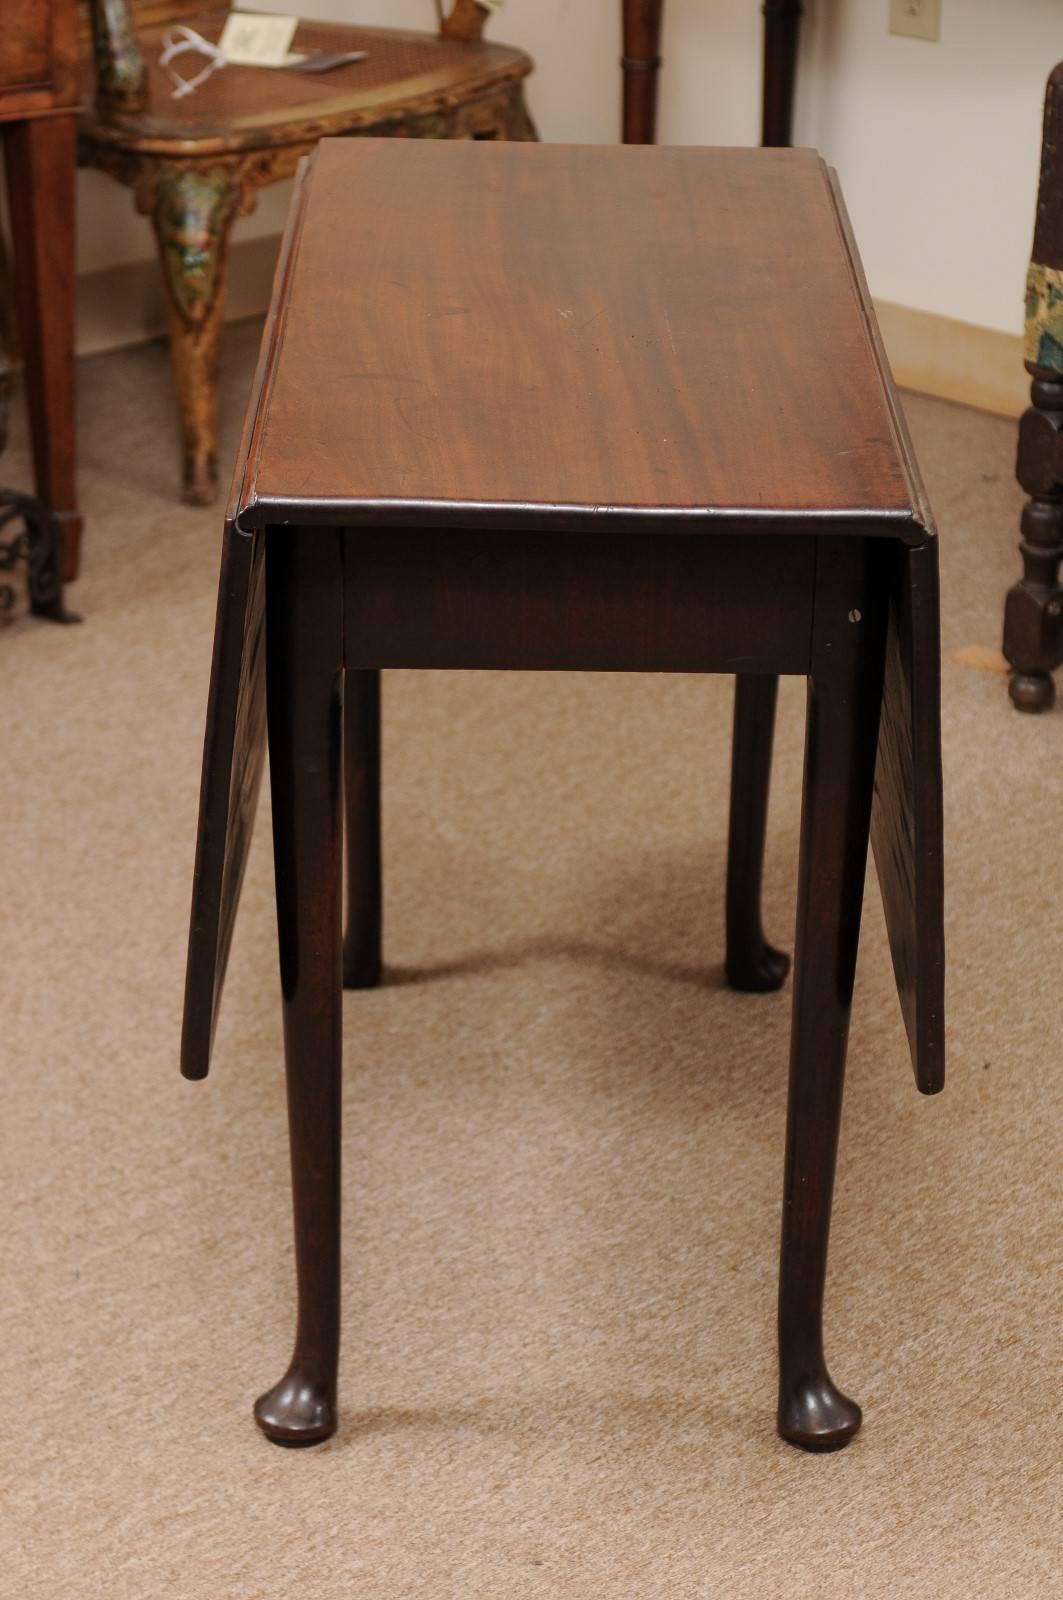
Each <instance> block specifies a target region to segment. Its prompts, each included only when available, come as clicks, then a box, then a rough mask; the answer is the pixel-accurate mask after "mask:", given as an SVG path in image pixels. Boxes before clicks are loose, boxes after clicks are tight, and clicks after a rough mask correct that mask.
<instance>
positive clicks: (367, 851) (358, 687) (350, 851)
mask: <svg viewBox="0 0 1063 1600" xmlns="http://www.w3.org/2000/svg"><path fill="white" fill-rule="evenodd" d="M343 793H344V809H345V812H346V820H347V827H346V835H347V932H346V935H345V937H344V941H343V986H344V988H345V989H372V988H375V987H376V985H377V984H378V983H379V982H380V970H381V951H380V944H381V899H382V897H381V862H380V673H379V672H374V671H371V670H361V671H358V672H347V673H344V682H343Z"/></svg>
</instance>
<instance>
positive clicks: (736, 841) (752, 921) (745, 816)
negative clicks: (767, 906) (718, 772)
mask: <svg viewBox="0 0 1063 1600" xmlns="http://www.w3.org/2000/svg"><path fill="white" fill-rule="evenodd" d="M778 689H779V680H778V678H774V677H767V676H759V675H757V674H754V673H740V674H739V675H738V677H737V678H736V679H735V714H734V742H733V747H732V760H731V825H730V837H729V841H728V848H727V959H726V963H725V966H726V971H727V981H728V983H729V984H730V985H731V988H732V989H742V990H745V991H747V992H748V993H751V994H766V993H768V992H770V991H771V990H773V989H780V988H781V987H782V985H783V984H784V983H785V981H786V974H787V973H788V972H789V970H790V958H789V956H788V955H786V954H785V953H784V952H783V951H782V950H775V949H773V948H772V946H771V945H770V944H769V943H768V941H767V940H766V939H765V937H764V929H763V927H762V925H761V919H760V888H761V876H762V872H763V868H764V835H765V831H766V827H767V820H768V789H769V785H770V783H771V746H772V739H773V737H774V733H775V701H776V697H777V695H778Z"/></svg>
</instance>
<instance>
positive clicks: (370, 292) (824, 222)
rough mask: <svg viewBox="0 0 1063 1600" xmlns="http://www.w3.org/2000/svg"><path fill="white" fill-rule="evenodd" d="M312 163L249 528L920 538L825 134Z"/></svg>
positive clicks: (245, 508) (252, 486) (338, 145)
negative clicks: (628, 525) (790, 525)
mask: <svg viewBox="0 0 1063 1600" xmlns="http://www.w3.org/2000/svg"><path fill="white" fill-rule="evenodd" d="M309 182H310V188H311V194H312V204H311V205H310V207H309V210H308V212H307V220H306V225H305V227H304V229H303V230H302V234H301V237H300V239H299V241H298V245H297V258H296V264H295V269H294V272H293V275H292V282H291V291H290V295H289V299H288V304H287V307H286V315H285V319H284V323H283V330H282V332H281V335H280V338H279V341H278V348H277V349H276V350H275V351H274V355H273V360H272V381H271V385H270V388H269V390H268V416H265V417H264V418H263V421H262V425H261V427H260V429H259V430H257V432H256V449H255V450H254V451H253V452H252V456H251V459H250V460H249V462H248V465H247V472H246V476H245V480H244V487H243V491H242V494H241V516H240V521H241V525H242V526H245V527H247V526H251V525H252V524H255V525H261V524H263V523H266V522H284V521H289V520H290V521H301V522H304V523H305V522H306V521H307V520H308V519H309V520H316V519H318V518H320V519H321V520H326V521H327V520H329V519H330V518H333V519H335V520H338V521H340V520H341V521H345V522H348V523H350V522H353V521H356V520H359V519H362V520H374V521H377V522H380V521H383V520H414V521H417V522H419V523H421V524H422V525H425V524H426V523H427V522H429V521H432V520H436V519H437V520H441V521H444V522H447V523H450V524H451V525H453V524H454V523H459V524H464V525H468V524H469V523H470V521H472V520H481V521H486V522H488V523H490V524H491V525H494V526H505V525H507V524H508V523H510V522H515V523H516V524H518V525H520V526H522V527H527V526H531V525H532V524H533V523H535V522H536V521H538V522H540V523H541V524H546V523H549V524H551V525H556V519H557V515H558V513H559V512H568V513H570V514H571V515H572V516H573V517H574V518H576V519H581V520H583V521H588V520H589V521H601V519H602V518H603V516H606V515H609V514H613V515H617V514H620V515H621V516H627V517H629V518H634V519H636V520H637V521H638V522H639V524H640V525H641V526H643V527H645V526H646V525H647V519H649V520H650V521H652V522H655V523H657V524H660V525H662V526H663V525H664V524H671V523H673V522H674V521H675V520H676V519H677V518H678V519H680V520H683V521H686V520H689V519H691V518H692V519H693V520H694V521H695V522H696V523H697V524H698V525H699V526H704V525H705V524H706V522H707V521H708V520H709V519H711V518H712V517H713V516H717V517H719V516H720V515H721V513H722V514H723V515H724V520H726V519H727V514H728V513H730V512H733V511H741V512H742V513H743V518H742V525H743V527H749V526H750V519H754V520H755V519H758V518H760V519H770V520H773V521H776V522H778V523H779V524H780V526H781V527H783V526H785V525H786V524H787V522H788V520H789V519H797V520H798V521H799V522H800V519H802V518H807V517H810V516H811V517H814V518H816V519H818V520H819V521H820V524H821V531H826V530H825V529H823V528H822V519H823V518H829V517H841V518H845V519H849V520H850V521H851V522H852V524H853V527H854V530H855V527H856V525H857V524H858V523H859V524H861V525H862V528H863V531H867V532H892V533H895V534H898V535H899V536H901V537H905V538H911V539H913V540H914V541H915V542H918V541H919V540H921V538H922V531H921V530H920V529H918V528H913V527H911V526H905V525H906V524H910V523H911V519H912V515H913V511H912V507H913V489H912V485H911V484H910V482H909V481H908V478H907V475H906V472H905V468H904V463H903V458H902V454H901V452H900V450H899V449H898V445H897V440H896V436H895V430H894V427H893V419H892V415H891V411H890V408H889V405H888V401H887V396H886V392H885V381H884V378H883V375H882V373H881V371H880V367H879V362H878V360H877V358H876V355H875V352H874V348H873V344H872V339H871V335H870V332H869V328H868V319H869V315H870V313H869V308H868V305H867V304H866V302H865V300H864V298H863V295H862V293H861V291H860V288H859V285H858V281H857V278H856V276H855V274H854V272H853V268H852V265H851V262H850V259H849V253H848V251H847V250H846V248H845V247H844V244H843V242H842V237H841V225H840V221H839V217H838V212H837V207H836V204H835V200H834V195H833V191H832V188H831V184H830V178H829V173H828V170H827V168H826V167H825V166H824V164H823V163H822V162H821V161H820V159H819V157H818V156H816V155H815V154H813V153H811V152H809V151H789V150H772V151H763V150H760V151H753V150H711V149H678V148H673V149H661V148H630V147H629V148H621V147H616V146H587V147H583V146H558V145H553V146H541V147H535V148H531V147H528V148H516V147H513V146H508V145H507V146H501V145H492V144H484V145H482V146H477V147H475V148H474V149H472V150H470V149H469V147H468V146H466V145H454V146H447V145H442V144H433V143H425V144H423V145H418V146H416V147H412V146H410V145H407V144H396V143H394V142H387V141H376V140H367V141H364V142H363V141H358V142H355V143H352V142H349V141H340V140H325V141H323V142H322V144H321V145H320V146H319V147H318V151H317V154H316V155H315V157H314V160H313V165H312V171H311V177H310V180H309ZM307 500H312V501H314V502H316V505H317V509H316V510H315V508H314V507H313V506H308V505H307V504H306V501H307ZM323 503H325V504H323ZM338 513H342V514H341V515H340V514H338ZM871 522H874V524H875V526H874V527H870V526H868V524H869V523H871ZM800 531H808V528H807V523H805V524H802V527H801V529H800Z"/></svg>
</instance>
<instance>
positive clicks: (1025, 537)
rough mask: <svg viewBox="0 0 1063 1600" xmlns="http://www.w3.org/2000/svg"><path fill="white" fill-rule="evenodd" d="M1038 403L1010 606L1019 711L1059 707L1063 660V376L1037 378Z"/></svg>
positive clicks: (1022, 439)
mask: <svg viewBox="0 0 1063 1600" xmlns="http://www.w3.org/2000/svg"><path fill="white" fill-rule="evenodd" d="M1030 399H1031V402H1032V403H1031V405H1030V407H1029V409H1028V410H1027V411H1026V412H1024V414H1023V418H1022V422H1021V423H1020V424H1019V458H1018V464H1017V467H1016V473H1017V476H1018V479H1019V483H1020V484H1021V486H1022V487H1023V488H1024V489H1025V490H1026V493H1027V494H1028V495H1029V496H1030V498H1029V500H1028V501H1027V502H1026V505H1025V507H1024V508H1023V513H1022V539H1021V541H1020V544H1019V549H1020V551H1021V552H1022V569H1023V570H1022V578H1021V579H1020V581H1019V582H1018V583H1017V584H1015V586H1014V587H1013V588H1012V589H1011V590H1009V592H1008V597H1007V600H1006V602H1005V605H1004V654H1005V655H1006V656H1007V658H1008V660H1009V662H1010V663H1011V666H1012V668H1013V671H1012V676H1011V684H1010V693H1011V698H1012V702H1013V704H1014V705H1015V706H1016V707H1017V708H1018V710H1020V711H1048V710H1050V709H1051V707H1052V706H1053V705H1054V704H1055V698H1056V686H1055V684H1054V682H1053V681H1052V673H1053V672H1054V671H1055V669H1056V667H1058V666H1059V665H1060V664H1061V663H1063V589H1061V588H1060V586H1059V563H1060V561H1061V559H1063V484H1060V482H1059V481H1058V478H1057V472H1058V470H1059V469H1058V467H1057V464H1056V457H1057V452H1058V449H1059V441H1060V437H1061V435H1063V379H1061V378H1060V376H1059V375H1058V374H1051V373H1036V372H1035V376H1034V380H1033V383H1032V384H1031V385H1030Z"/></svg>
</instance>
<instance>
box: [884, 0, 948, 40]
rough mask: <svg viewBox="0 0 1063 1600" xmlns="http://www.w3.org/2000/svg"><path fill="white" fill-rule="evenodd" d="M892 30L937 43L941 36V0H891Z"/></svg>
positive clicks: (909, 36)
mask: <svg viewBox="0 0 1063 1600" xmlns="http://www.w3.org/2000/svg"><path fill="white" fill-rule="evenodd" d="M890 32H891V33H901V34H904V35H905V36H906V37H907V38H909V39H929V40H931V42H932V43H934V44H936V43H937V42H938V40H939V39H940V38H941V0H890Z"/></svg>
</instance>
